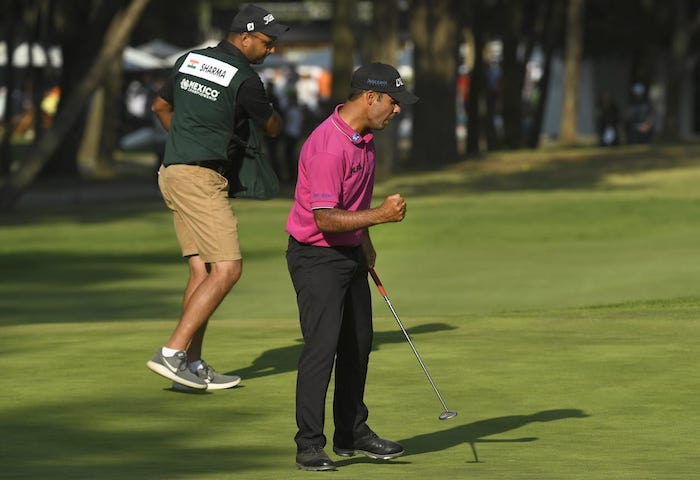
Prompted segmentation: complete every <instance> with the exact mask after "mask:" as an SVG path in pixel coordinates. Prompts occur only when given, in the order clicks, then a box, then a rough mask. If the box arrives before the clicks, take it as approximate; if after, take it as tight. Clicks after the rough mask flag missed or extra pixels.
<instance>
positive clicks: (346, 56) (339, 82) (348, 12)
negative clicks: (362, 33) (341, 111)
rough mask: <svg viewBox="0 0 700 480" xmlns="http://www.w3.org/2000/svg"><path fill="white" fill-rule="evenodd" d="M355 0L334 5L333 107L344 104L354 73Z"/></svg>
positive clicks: (339, 1)
mask: <svg viewBox="0 0 700 480" xmlns="http://www.w3.org/2000/svg"><path fill="white" fill-rule="evenodd" d="M356 9H357V5H356V2H355V0H338V1H336V2H334V3H333V80H332V86H331V105H333V106H335V105H337V104H339V103H343V102H344V101H345V99H346V98H347V95H348V92H349V90H350V78H351V77H352V72H353V60H352V56H353V55H352V54H353V51H354V49H355V38H354V35H353V31H352V29H353V25H354V24H355V11H356Z"/></svg>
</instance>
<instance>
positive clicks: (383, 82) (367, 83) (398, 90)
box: [350, 62, 418, 105]
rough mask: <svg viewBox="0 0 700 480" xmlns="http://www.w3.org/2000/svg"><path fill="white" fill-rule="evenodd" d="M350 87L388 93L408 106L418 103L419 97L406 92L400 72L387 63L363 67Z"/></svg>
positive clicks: (357, 72) (355, 74) (354, 77)
mask: <svg viewBox="0 0 700 480" xmlns="http://www.w3.org/2000/svg"><path fill="white" fill-rule="evenodd" d="M350 86H351V87H353V88H359V89H360V90H373V91H375V92H382V93H388V94H389V95H390V96H391V98H393V99H394V100H396V101H398V102H399V103H403V104H407V105H410V104H412V103H416V102H417V101H418V97H416V96H415V95H414V94H412V93H411V92H409V91H408V90H406V85H404V83H403V79H402V78H401V75H400V74H399V72H398V71H397V70H396V69H395V68H394V67H392V66H391V65H387V64H385V63H379V62H375V63H370V64H367V65H363V66H361V67H360V68H358V69H357V70H355V73H353V75H352V80H351V81H350Z"/></svg>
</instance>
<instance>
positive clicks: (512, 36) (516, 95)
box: [503, 2, 531, 149]
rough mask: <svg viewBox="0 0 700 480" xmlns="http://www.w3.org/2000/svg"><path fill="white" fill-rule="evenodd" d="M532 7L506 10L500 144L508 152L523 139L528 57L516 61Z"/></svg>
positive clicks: (516, 6) (512, 6) (515, 6)
mask: <svg viewBox="0 0 700 480" xmlns="http://www.w3.org/2000/svg"><path fill="white" fill-rule="evenodd" d="M526 8H531V5H525V4H524V3H523V2H514V3H513V4H512V5H509V6H507V7H506V8H505V17H506V18H505V20H506V21H505V28H504V35H503V141H504V143H505V145H506V147H507V148H509V149H517V148H520V146H521V137H522V122H523V115H522V104H523V84H524V82H525V63H526V62H527V60H528V58H527V54H526V55H524V56H523V57H524V58H522V59H519V58H518V50H519V48H520V46H521V42H522V37H523V35H522V33H523V26H524V21H525V9H526Z"/></svg>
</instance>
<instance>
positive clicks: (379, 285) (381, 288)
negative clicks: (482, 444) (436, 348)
mask: <svg viewBox="0 0 700 480" xmlns="http://www.w3.org/2000/svg"><path fill="white" fill-rule="evenodd" d="M369 274H370V275H371V276H372V280H374V283H375V284H376V285H377V289H379V293H380V294H381V296H382V297H384V301H385V302H386V304H387V305H388V306H389V310H391V313H393V314H394V318H395V319H396V322H397V323H398V324H399V327H400V328H401V331H402V332H403V335H404V337H406V340H408V344H409V345H410V346H411V350H413V354H414V355H415V356H416V358H417V359H418V363H420V366H421V367H422V368H423V372H425V376H426V377H428V381H429V382H430V385H432V386H433V390H435V394H436V395H437V397H438V399H439V400H440V403H441V404H442V408H443V412H442V413H441V414H440V416H439V417H438V418H439V419H440V420H447V419H448V418H454V417H456V416H457V412H455V411H454V410H450V409H449V408H447V405H445V401H444V400H443V399H442V395H440V391H439V390H438V388H437V387H436V386H435V382H433V378H432V377H431V376H430V373H428V369H427V368H425V364H424V363H423V360H422V359H421V358H420V355H418V350H416V347H414V346H413V342H412V341H411V337H410V336H409V335H408V332H407V331H406V329H405V328H404V326H403V323H401V319H400V318H399V315H398V314H397V313H396V310H394V306H393V305H392V304H391V301H389V297H388V295H387V294H386V290H385V289H384V285H382V282H381V280H379V276H378V275H377V272H375V271H374V268H370V269H369Z"/></svg>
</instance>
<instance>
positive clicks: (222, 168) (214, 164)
mask: <svg viewBox="0 0 700 480" xmlns="http://www.w3.org/2000/svg"><path fill="white" fill-rule="evenodd" d="M170 165H190V166H193V167H194V166H196V167H202V168H208V169H209V170H214V171H215V172H216V173H218V174H219V175H223V174H224V173H226V170H228V165H227V163H226V162H224V161H221V160H203V161H201V162H192V163H171V164H170ZM170 165H163V166H164V167H165V168H168V167H169V166H170Z"/></svg>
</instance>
